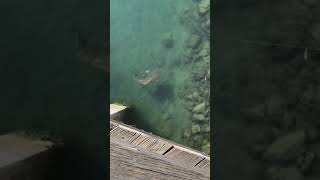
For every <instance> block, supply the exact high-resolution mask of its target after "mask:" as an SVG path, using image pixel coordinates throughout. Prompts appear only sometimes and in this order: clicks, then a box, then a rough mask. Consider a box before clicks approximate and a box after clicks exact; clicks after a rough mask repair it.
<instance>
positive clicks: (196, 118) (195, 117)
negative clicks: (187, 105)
mask: <svg viewBox="0 0 320 180" xmlns="http://www.w3.org/2000/svg"><path fill="white" fill-rule="evenodd" d="M193 118H194V119H195V120H197V121H204V120H205V117H204V116H203V115H202V114H194V115H193Z"/></svg>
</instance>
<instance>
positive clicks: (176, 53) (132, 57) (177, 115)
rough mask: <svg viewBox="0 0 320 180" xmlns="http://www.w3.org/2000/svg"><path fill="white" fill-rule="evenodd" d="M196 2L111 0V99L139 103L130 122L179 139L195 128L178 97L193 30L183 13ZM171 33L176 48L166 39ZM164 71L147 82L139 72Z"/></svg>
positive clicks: (184, 75)
mask: <svg viewBox="0 0 320 180" xmlns="http://www.w3.org/2000/svg"><path fill="white" fill-rule="evenodd" d="M192 5H194V2H193V1H191V0H161V1H158V0H111V15H110V16H111V22H110V31H111V32H110V44H111V46H110V49H111V55H110V61H111V62H110V63H111V64H110V67H111V70H110V86H111V87H110V100H111V102H124V103H126V104H128V105H129V106H131V107H133V111H132V112H133V113H132V114H131V118H132V120H131V121H130V122H129V123H130V124H133V125H135V126H137V127H139V128H142V129H144V130H145V131H150V132H152V133H154V134H157V135H160V136H162V137H165V138H169V139H171V140H173V141H176V142H178V143H184V142H183V141H182V135H183V132H184V131H185V130H186V129H187V128H189V129H190V127H191V124H192V122H191V118H190V112H189V111H188V110H187V109H186V108H185V107H184V104H183V102H182V100H181V99H180V98H179V97H178V89H179V88H180V89H181V88H182V87H183V85H184V84H185V83H186V80H187V79H188V77H189V74H190V67H189V66H188V65H185V64H184V63H181V61H182V57H183V54H184V53H185V48H184V42H185V41H186V39H187V38H188V37H189V36H190V30H189V29H187V28H186V27H185V26H183V25H181V23H180V17H181V16H182V15H183V12H184V11H185V10H186V9H189V8H191V7H192ZM170 33H171V37H172V39H173V40H174V45H173V47H172V48H165V47H164V46H163V44H162V43H161V42H162V40H163V38H164V37H166V36H168V34H170ZM156 68H159V69H161V75H160V80H159V81H156V82H151V83H150V84H147V85H146V86H141V84H139V83H137V82H136V81H134V80H133V78H134V77H135V75H136V74H139V73H142V72H145V71H146V70H149V71H152V70H153V69H156Z"/></svg>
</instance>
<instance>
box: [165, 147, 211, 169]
mask: <svg viewBox="0 0 320 180" xmlns="http://www.w3.org/2000/svg"><path fill="white" fill-rule="evenodd" d="M164 156H166V157H168V158H171V159H175V160H177V161H181V162H183V163H189V164H192V165H193V166H196V165H197V164H198V163H199V162H200V161H201V160H203V159H204V158H205V157H204V156H202V155H200V154H197V153H194V152H192V151H189V150H186V149H183V148H181V147H177V146H174V147H173V148H172V149H171V150H170V151H169V152H168V153H166V154H165V155H164Z"/></svg>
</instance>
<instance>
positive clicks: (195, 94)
mask: <svg viewBox="0 0 320 180" xmlns="http://www.w3.org/2000/svg"><path fill="white" fill-rule="evenodd" d="M192 95H193V100H195V99H198V98H199V97H200V95H199V93H198V92H197V91H194V92H193V94H192Z"/></svg>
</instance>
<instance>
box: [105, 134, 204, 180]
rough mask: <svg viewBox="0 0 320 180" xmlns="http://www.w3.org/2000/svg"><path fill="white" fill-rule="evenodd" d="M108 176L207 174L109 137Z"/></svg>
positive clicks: (171, 179) (163, 179) (148, 179)
mask: <svg viewBox="0 0 320 180" xmlns="http://www.w3.org/2000/svg"><path fill="white" fill-rule="evenodd" d="M110 172H111V175H110V178H111V179H114V180H132V179H135V180H144V179H145V180H158V179H159V180H176V179H177V180H178V179H186V180H195V179H197V180H207V179H210V178H209V174H208V173H207V172H204V171H201V170H200V169H195V168H193V167H192V166H189V165H186V164H183V163H180V162H177V161H175V160H171V159H168V158H166V157H164V156H162V155H160V154H156V153H153V152H149V151H147V150H145V149H143V148H140V147H138V146H134V145H132V144H129V143H126V142H121V141H118V140H116V139H112V138H111V139H110Z"/></svg>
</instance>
